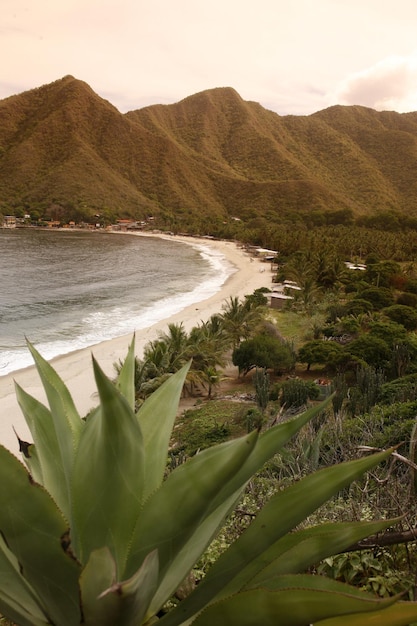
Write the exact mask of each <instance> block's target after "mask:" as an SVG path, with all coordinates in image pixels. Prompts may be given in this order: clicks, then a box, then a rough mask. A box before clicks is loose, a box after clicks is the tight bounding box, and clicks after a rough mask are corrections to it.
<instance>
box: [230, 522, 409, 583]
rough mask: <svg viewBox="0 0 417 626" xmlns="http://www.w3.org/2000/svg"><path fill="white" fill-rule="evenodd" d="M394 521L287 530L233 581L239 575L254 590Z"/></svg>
mask: <svg viewBox="0 0 417 626" xmlns="http://www.w3.org/2000/svg"><path fill="white" fill-rule="evenodd" d="M396 521H398V520H380V521H372V522H343V523H328V524H320V525H319V526H314V527H312V528H305V529H303V530H300V531H297V532H294V533H289V534H287V535H284V537H282V539H279V540H278V541H277V542H276V543H274V544H273V545H272V546H271V547H270V548H269V549H268V550H266V551H265V552H264V553H263V554H261V556H260V557H259V558H257V559H255V560H254V561H253V563H250V564H249V565H248V567H246V568H245V569H244V571H243V572H242V573H241V574H239V575H238V577H237V578H236V579H235V583H236V584H237V585H238V580H237V579H238V578H239V577H240V578H241V579H242V580H247V581H249V583H247V584H246V586H245V588H247V589H253V588H254V587H258V586H263V585H264V583H265V581H266V580H268V579H270V578H272V577H274V576H277V575H282V574H298V573H301V572H303V571H305V570H306V569H307V568H308V567H310V566H311V565H314V564H315V563H317V562H318V561H321V560H322V559H325V558H326V557H327V556H330V555H332V554H338V553H340V552H342V551H343V550H345V549H346V548H348V547H349V546H351V545H352V544H354V543H356V542H357V541H360V540H361V539H364V538H365V537H369V536H370V535H373V534H375V533H378V532H380V531H382V530H385V529H386V528H388V527H389V526H391V525H392V524H393V523H395V522H396ZM255 572H257V573H256V574H255V575H254V576H253V578H252V575H253V574H254V573H255Z"/></svg>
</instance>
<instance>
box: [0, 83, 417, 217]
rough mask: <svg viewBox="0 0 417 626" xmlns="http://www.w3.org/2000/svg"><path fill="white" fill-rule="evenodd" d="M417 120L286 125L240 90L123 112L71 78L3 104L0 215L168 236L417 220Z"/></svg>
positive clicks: (411, 116)
mask: <svg viewBox="0 0 417 626" xmlns="http://www.w3.org/2000/svg"><path fill="white" fill-rule="evenodd" d="M416 166H417V113H405V114H399V113H394V112H377V111H374V110H372V109H367V108H365V107H360V106H353V107H352V106H350V107H343V106H335V107H331V108H329V109H326V110H324V111H320V112H318V113H315V114H313V115H310V116H292V115H291V116H279V115H278V114H276V113H273V112H271V111H268V110H266V109H264V108H263V107H262V106H261V105H259V104H257V103H255V102H246V101H244V100H243V99H242V98H241V97H240V96H239V94H238V93H237V92H236V91H234V90H233V89H232V88H218V89H211V90H208V91H204V92H201V93H198V94H195V95H192V96H190V97H188V98H185V99H184V100H182V101H181V102H178V103H176V104H172V105H154V106H149V107H145V108H143V109H139V110H136V111H131V112H129V113H127V114H122V113H120V112H119V111H118V110H117V109H116V108H115V107H114V106H112V105H111V104H110V103H109V102H107V101H106V100H103V99H102V98H100V97H99V96H98V95H97V94H96V93H94V91H93V90H92V89H91V88H90V87H89V86H88V85H87V84H85V83H84V82H82V81H79V80H76V79H75V78H73V77H72V76H66V77H65V78H63V79H61V80H58V81H56V82H54V83H51V84H49V85H45V86H42V87H40V88H38V89H34V90H31V91H27V92H25V93H22V94H18V95H16V96H12V97H9V98H6V99H4V100H2V101H0V203H1V204H0V211H2V212H3V213H5V212H6V213H7V212H12V213H13V212H15V211H16V210H25V211H26V212H27V211H29V212H30V211H34V210H36V211H38V212H40V213H41V214H45V213H46V214H47V215H48V214H49V215H52V216H53V217H55V218H58V219H75V220H77V219H81V218H82V219H85V218H88V217H91V216H92V215H94V214H96V213H97V212H100V213H101V214H104V215H106V216H107V217H108V219H112V218H114V216H118V217H127V216H132V217H135V218H144V217H145V216H147V215H150V214H152V215H154V216H159V217H160V219H161V221H162V222H163V223H164V224H165V225H166V226H170V225H172V226H173V227H175V224H176V223H177V221H178V220H179V221H180V222H184V223H188V225H190V224H192V223H193V222H194V223H195V224H197V223H198V222H201V221H202V220H203V221H205V222H206V223H207V222H208V218H210V222H213V223H216V222H224V221H227V220H231V219H233V218H234V219H235V218H240V219H241V220H243V221H244V222H249V221H250V220H253V219H256V218H257V217H259V216H262V217H264V218H265V217H266V218H267V219H270V220H272V221H280V220H285V219H288V218H290V219H291V218H292V217H293V216H294V215H301V216H303V215H310V216H311V215H312V216H313V217H315V220H316V222H318V223H320V220H322V219H323V217H322V216H323V214H324V215H325V216H327V218H326V219H327V221H328V216H329V215H333V216H336V217H335V218H334V219H335V221H336V222H339V223H340V222H342V223H343V222H346V219H347V217H348V218H349V219H350V218H351V217H352V216H353V217H354V218H361V217H363V216H370V215H372V216H377V215H378V214H381V213H382V214H386V213H387V212H391V213H396V214H400V215H402V216H407V219H408V218H410V217H415V218H417V209H416V207H417V178H416V170H417V167H416Z"/></svg>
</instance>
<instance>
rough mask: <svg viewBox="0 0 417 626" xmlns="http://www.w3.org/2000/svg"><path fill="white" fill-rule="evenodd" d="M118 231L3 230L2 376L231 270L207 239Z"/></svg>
mask: <svg viewBox="0 0 417 626" xmlns="http://www.w3.org/2000/svg"><path fill="white" fill-rule="evenodd" d="M190 244H191V245H188V244H184V243H182V242H178V241H175V240H171V239H169V240H168V239H163V238H154V237H144V236H140V237H138V236H134V235H128V234H127V235H124V234H117V233H103V232H84V231H72V230H59V231H49V230H40V229H31V228H22V229H0V272H1V283H0V376H1V375H4V374H7V373H9V372H12V371H15V370H17V369H20V368H23V367H27V366H28V365H32V363H33V360H32V357H31V356H30V354H29V352H28V349H27V346H26V337H27V338H28V339H29V340H30V341H31V342H32V343H33V344H35V346H36V347H37V349H38V350H39V351H40V352H41V354H42V355H43V356H44V357H45V358H46V359H50V358H53V357H54V356H58V355H61V354H66V353H68V352H71V351H73V350H78V349H79V348H85V347H88V346H91V345H94V344H96V343H99V342H101V341H104V340H107V339H112V338H114V337H118V336H121V335H125V334H129V333H133V332H135V331H137V330H140V329H143V328H146V327H148V326H151V325H152V324H154V323H156V322H159V321H161V320H163V319H167V318H168V317H170V316H171V315H173V314H175V313H178V312H180V311H181V310H182V309H184V308H185V307H186V306H188V305H189V304H192V303H193V302H198V301H200V300H202V299H204V298H207V297H210V296H211V295H213V294H214V293H216V292H217V291H218V290H219V289H220V288H221V286H222V285H223V283H224V282H225V280H226V279H227V277H228V276H229V275H230V274H231V273H232V272H233V271H234V268H233V266H231V265H230V264H229V263H228V262H227V261H226V259H225V258H224V256H223V255H222V254H221V253H219V252H218V251H216V250H214V249H213V248H211V247H210V246H209V245H204V244H201V243H197V242H193V240H192V239H191V238H190Z"/></svg>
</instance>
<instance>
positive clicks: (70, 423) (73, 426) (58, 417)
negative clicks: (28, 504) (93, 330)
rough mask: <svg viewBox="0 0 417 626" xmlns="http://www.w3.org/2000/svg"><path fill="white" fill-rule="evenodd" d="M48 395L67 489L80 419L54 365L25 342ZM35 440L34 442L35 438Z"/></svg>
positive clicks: (76, 444)
mask: <svg viewBox="0 0 417 626" xmlns="http://www.w3.org/2000/svg"><path fill="white" fill-rule="evenodd" d="M27 344H28V347H29V350H30V352H31V354H32V357H33V359H34V361H35V365H36V368H37V370H38V373H39V376H40V378H41V381H42V385H43V387H44V390H45V393H46V397H47V399H48V403H49V408H50V410H51V416H52V420H53V424H54V430H55V434H56V438H57V441H58V446H59V453H60V456H61V461H62V467H63V468H64V473H65V478H66V481H67V485H68V489H69V485H70V482H71V473H72V467H73V463H74V454H75V450H76V449H77V446H78V441H79V437H80V433H81V430H82V427H83V424H84V423H83V421H82V420H81V417H80V415H79V413H78V411H77V409H76V407H75V404H74V401H73V399H72V397H71V394H70V392H69V391H68V389H67V387H66V385H65V384H64V382H63V381H62V379H61V378H60V377H59V376H58V374H57V373H56V371H55V370H54V368H53V367H52V366H51V365H50V364H49V363H48V362H47V361H46V360H45V359H44V358H43V357H42V356H41V355H40V354H39V352H38V351H37V350H36V348H35V347H34V346H33V345H32V344H31V343H30V342H27ZM35 443H36V442H35Z"/></svg>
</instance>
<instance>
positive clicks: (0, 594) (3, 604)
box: [0, 535, 50, 626]
mask: <svg viewBox="0 0 417 626" xmlns="http://www.w3.org/2000/svg"><path fill="white" fill-rule="evenodd" d="M0 613H1V614H2V615H5V616H7V617H8V618H9V619H11V620H12V621H14V622H16V623H19V624H21V626H26V625H29V626H44V625H46V624H49V623H50V622H49V621H48V617H47V614H46V612H44V610H43V608H42V603H41V601H40V599H39V597H38V596H37V595H36V593H35V591H34V590H33V589H32V588H31V586H30V585H29V583H28V582H27V580H26V579H25V578H24V577H23V576H22V574H21V572H20V569H19V563H18V561H17V559H16V557H15V556H14V554H13V553H12V552H11V551H10V550H9V548H8V547H7V546H6V544H5V542H4V539H3V538H2V536H1V535H0Z"/></svg>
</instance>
